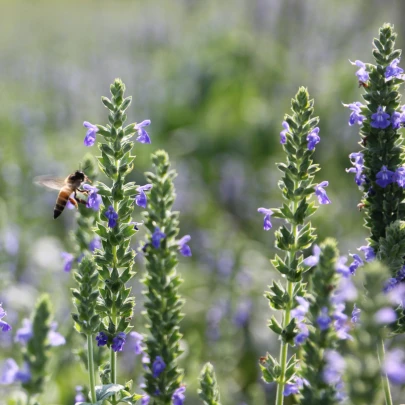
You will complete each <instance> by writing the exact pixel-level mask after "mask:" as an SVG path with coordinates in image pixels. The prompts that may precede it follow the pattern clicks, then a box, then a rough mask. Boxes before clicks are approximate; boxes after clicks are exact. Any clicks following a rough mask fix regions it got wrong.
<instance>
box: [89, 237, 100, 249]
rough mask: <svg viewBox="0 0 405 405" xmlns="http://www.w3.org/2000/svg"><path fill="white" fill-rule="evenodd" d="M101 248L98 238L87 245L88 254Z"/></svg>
mask: <svg viewBox="0 0 405 405" xmlns="http://www.w3.org/2000/svg"><path fill="white" fill-rule="evenodd" d="M100 248H101V238H100V237H99V236H96V237H95V238H94V239H92V240H91V241H90V243H89V250H90V252H94V251H95V250H96V249H100Z"/></svg>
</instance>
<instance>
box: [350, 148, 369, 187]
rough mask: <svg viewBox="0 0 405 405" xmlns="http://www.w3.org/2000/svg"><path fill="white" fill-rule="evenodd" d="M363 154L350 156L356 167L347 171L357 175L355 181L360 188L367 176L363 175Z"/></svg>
mask: <svg viewBox="0 0 405 405" xmlns="http://www.w3.org/2000/svg"><path fill="white" fill-rule="evenodd" d="M363 157H364V156H363V154H362V153H361V152H358V153H351V154H350V155H349V158H350V161H351V163H352V165H353V166H354V167H351V168H350V169H346V173H355V176H354V180H355V182H356V184H357V185H358V186H361V185H362V184H364V183H365V181H366V176H365V175H364V174H363V169H364V166H363V164H364V160H363Z"/></svg>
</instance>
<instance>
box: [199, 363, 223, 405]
mask: <svg viewBox="0 0 405 405" xmlns="http://www.w3.org/2000/svg"><path fill="white" fill-rule="evenodd" d="M198 395H199V397H200V398H201V399H202V401H203V402H204V404H205V405H221V399H220V395H219V388H218V384H217V378H216V376H215V371H214V367H213V366H212V364H211V363H207V364H205V365H204V367H203V369H202V371H201V374H200V388H199V390H198Z"/></svg>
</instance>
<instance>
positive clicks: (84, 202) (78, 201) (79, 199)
mask: <svg viewBox="0 0 405 405" xmlns="http://www.w3.org/2000/svg"><path fill="white" fill-rule="evenodd" d="M73 198H74V199H75V202H76V207H77V203H80V204H87V201H86V200H83V198H80V197H78V196H77V194H76V192H75V195H74V197H73Z"/></svg>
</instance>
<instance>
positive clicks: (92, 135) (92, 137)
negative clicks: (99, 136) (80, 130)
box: [83, 121, 98, 146]
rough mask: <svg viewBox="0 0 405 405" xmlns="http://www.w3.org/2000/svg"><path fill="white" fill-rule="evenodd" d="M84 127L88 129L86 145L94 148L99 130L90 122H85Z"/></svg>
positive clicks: (85, 139)
mask: <svg viewBox="0 0 405 405" xmlns="http://www.w3.org/2000/svg"><path fill="white" fill-rule="evenodd" d="M83 126H84V127H85V128H87V132H86V136H85V138H84V145H85V146H93V145H94V142H96V133H97V132H98V128H97V126H96V125H93V124H90V122H87V121H84V122H83Z"/></svg>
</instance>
